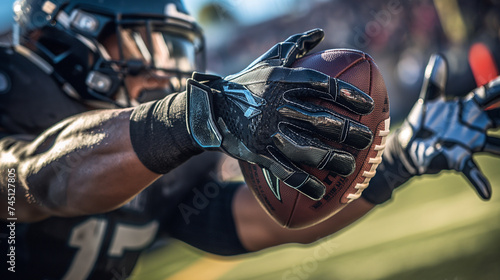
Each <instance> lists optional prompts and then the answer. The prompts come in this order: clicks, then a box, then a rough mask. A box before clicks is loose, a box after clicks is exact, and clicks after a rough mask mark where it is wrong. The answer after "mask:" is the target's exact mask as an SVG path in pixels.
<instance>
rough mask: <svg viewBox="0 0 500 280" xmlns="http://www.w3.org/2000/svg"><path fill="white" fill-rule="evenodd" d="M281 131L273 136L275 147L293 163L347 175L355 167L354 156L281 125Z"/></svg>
mask: <svg viewBox="0 0 500 280" xmlns="http://www.w3.org/2000/svg"><path fill="white" fill-rule="evenodd" d="M280 130H281V131H282V132H279V133H276V134H275V135H274V136H273V141H274V144H275V145H276V147H277V148H278V149H279V150H280V151H281V152H282V153H283V154H284V155H285V156H286V157H288V158H289V159H290V160H291V161H292V162H294V163H295V164H304V165H308V166H312V167H315V168H318V169H320V170H322V169H326V170H330V171H333V172H335V173H337V174H339V175H341V176H349V175H350V174H352V172H354V169H355V168H356V161H355V159H354V157H353V156H352V155H351V154H349V153H347V152H343V151H339V150H335V149H331V148H329V147H327V146H326V145H324V144H323V143H321V142H320V141H319V140H317V139H314V138H306V137H304V136H303V135H302V134H300V133H297V132H295V131H294V130H293V129H291V128H288V126H286V125H283V126H282V127H281V129H280Z"/></svg>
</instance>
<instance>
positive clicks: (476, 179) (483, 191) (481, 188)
mask: <svg viewBox="0 0 500 280" xmlns="http://www.w3.org/2000/svg"><path fill="white" fill-rule="evenodd" d="M462 172H463V174H464V175H465V177H467V179H468V180H469V182H470V183H471V184H472V186H473V187H474V189H475V190H476V192H477V193H478V195H479V196H480V197H481V198H482V199H484V200H489V199H490V197H491V186H490V183H489V182H488V179H486V177H485V176H484V175H483V173H481V171H480V170H479V167H478V166H477V164H476V163H475V162H474V161H473V160H472V158H470V159H469V160H467V162H466V163H465V166H464V169H463V170H462Z"/></svg>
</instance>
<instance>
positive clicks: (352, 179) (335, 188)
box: [240, 49, 389, 228]
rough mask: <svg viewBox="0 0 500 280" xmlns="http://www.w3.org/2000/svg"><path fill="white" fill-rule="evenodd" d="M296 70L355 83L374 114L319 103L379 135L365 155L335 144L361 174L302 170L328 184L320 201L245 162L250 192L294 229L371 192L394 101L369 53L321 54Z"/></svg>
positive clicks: (302, 61)
mask: <svg viewBox="0 0 500 280" xmlns="http://www.w3.org/2000/svg"><path fill="white" fill-rule="evenodd" d="M293 67H303V68H309V69H314V70H317V71H320V72H322V73H325V74H327V75H330V76H332V77H335V78H338V79H340V80H343V81H345V82H348V83H351V84H352V85H354V86H356V87H357V88H359V89H360V90H362V91H364V92H365V93H367V94H369V95H370V96H371V97H372V98H373V100H374V104H375V108H374V110H373V111H372V113H370V114H368V115H365V116H360V115H356V114H354V113H352V112H351V111H348V110H346V109H344V108H343V107H340V106H337V105H335V104H333V103H330V102H327V101H318V104H321V105H322V106H324V107H326V108H329V109H331V110H334V111H335V112H338V113H339V114H342V115H344V116H347V117H349V118H351V119H353V120H356V121H358V122H360V123H362V124H364V125H366V126H368V127H369V128H370V130H371V131H372V132H373V135H374V138H373V142H372V144H371V145H370V146H369V147H368V148H367V149H365V150H356V149H354V148H352V147H349V146H347V145H344V144H338V143H329V144H330V145H332V146H334V147H336V148H338V149H342V150H345V151H349V152H350V153H352V154H353V155H354V157H355V159H356V169H355V171H354V172H353V173H352V174H351V175H349V176H347V177H342V176H339V175H337V174H335V173H334V172H332V171H329V170H319V169H316V168H311V167H308V166H300V168H302V169H304V170H305V171H307V172H308V173H309V174H311V175H313V176H315V177H316V178H318V179H319V180H320V181H322V182H323V184H324V185H325V187H326V193H325V196H324V197H323V198H322V199H320V200H318V201H314V200H312V199H310V198H308V197H306V196H305V195H303V194H301V193H299V192H297V191H296V190H295V189H293V188H291V187H288V186H287V185H286V184H285V183H283V182H282V181H279V180H278V179H276V177H274V176H273V175H272V174H271V173H270V172H268V171H267V170H265V169H262V168H260V167H259V166H258V165H255V164H250V163H247V162H243V161H240V167H241V170H242V172H243V176H244V177H245V181H246V183H247V184H248V187H249V188H250V189H251V190H252V192H253V194H254V195H255V197H256V198H257V200H258V201H259V202H260V204H261V205H262V206H263V207H264V209H265V210H266V211H267V212H268V213H269V214H270V215H271V216H272V217H273V218H274V219H275V220H276V222H278V223H279V224H280V225H282V226H284V227H288V228H303V227H308V226H311V225H314V224H316V223H319V222H321V221H323V220H325V219H327V218H329V217H331V216H333V215H334V214H335V213H337V212H338V211H340V210H341V209H342V208H343V207H345V206H346V205H347V204H348V203H349V202H351V201H353V200H355V199H357V198H359V197H360V195H361V192H362V191H363V190H364V189H365V188H367V187H368V183H369V182H370V179H371V178H372V177H373V176H374V175H375V169H376V168H377V166H378V164H379V163H380V161H381V159H382V152H383V150H384V148H385V138H386V136H387V135H388V134H389V98H388V95H387V89H386V87H385V83H384V80H383V78H382V74H381V73H380V71H379V69H378V67H377V65H375V62H374V61H373V59H372V58H371V57H370V56H369V55H368V54H366V53H364V52H361V51H357V50H348V49H332V50H326V51H321V52H317V53H313V54H309V55H307V56H304V57H302V58H301V59H299V60H297V61H296V62H295V63H294V64H293Z"/></svg>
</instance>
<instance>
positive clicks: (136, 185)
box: [0, 110, 159, 220]
mask: <svg viewBox="0 0 500 280" xmlns="http://www.w3.org/2000/svg"><path fill="white" fill-rule="evenodd" d="M130 113H131V110H109V111H96V112H89V113H87V114H83V115H79V116H76V117H73V118H70V119H67V120H65V121H63V122H61V123H59V124H58V125H56V126H54V127H52V128H51V129H49V130H47V131H46V132H44V133H43V134H42V135H40V136H39V137H38V138H36V139H35V140H34V141H32V142H30V143H28V142H22V141H16V142H15V143H14V144H13V146H11V147H9V149H10V150H9V151H6V149H7V147H2V153H4V154H6V153H8V152H11V153H12V155H13V158H12V159H11V161H9V162H7V161H2V163H1V164H2V170H7V168H14V169H15V170H16V173H17V181H16V186H15V187H16V201H17V205H18V209H19V210H18V211H17V213H16V214H17V216H18V218H19V219H21V220H23V219H26V220H37V219H42V218H44V217H47V216H49V215H57V216H73V215H81V214H88V213H96V212H103V211H108V210H111V209H114V208H116V207H118V206H120V205H122V204H123V203H125V202H127V201H128V200H129V199H131V198H132V197H133V196H134V195H135V194H137V193H138V192H140V191H141V190H142V189H143V188H145V187H146V186H147V185H149V184H150V183H151V182H152V181H153V180H155V178H157V177H158V176H159V175H158V174H155V173H153V172H151V171H149V170H148V169H147V168H146V167H144V166H143V165H142V164H141V162H140V161H139V159H138V158H137V156H136V155H135V153H134V151H133V149H132V146H131V144H130V136H129V129H128V127H129V117H130ZM16 145H17V146H18V147H16ZM3 179H4V178H2V179H0V180H3ZM6 186H7V185H6V184H5V182H3V181H2V182H1V187H2V195H7V193H6V192H5V188H6ZM5 202H6V199H2V201H1V202H0V203H5ZM5 209H7V207H2V208H1V209H0V211H5ZM5 215H6V213H4V212H2V218H5V217H6V216H5Z"/></svg>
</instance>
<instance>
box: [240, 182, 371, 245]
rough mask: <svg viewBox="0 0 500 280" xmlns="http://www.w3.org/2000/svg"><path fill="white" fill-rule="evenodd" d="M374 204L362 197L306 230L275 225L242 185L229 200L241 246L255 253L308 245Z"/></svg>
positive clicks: (334, 230)
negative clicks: (287, 245) (231, 199)
mask: <svg viewBox="0 0 500 280" xmlns="http://www.w3.org/2000/svg"><path fill="white" fill-rule="evenodd" d="M374 206H375V205H373V204H371V203H369V202H368V201H366V200H365V199H363V198H360V199H357V200H355V201H354V202H352V203H350V204H349V205H347V206H346V207H345V208H344V209H342V211H340V212H339V213H337V214H335V215H334V216H332V217H331V218H329V219H327V220H325V221H323V222H321V223H319V224H317V225H314V226H312V227H309V228H305V229H299V230H296V229H294V230H291V229H286V228H283V227H281V226H280V225H278V224H277V223H276V222H275V221H273V220H272V218H271V217H270V216H269V215H268V214H267V213H266V212H265V211H264V209H263V208H262V207H261V206H260V205H259V203H258V202H257V200H256V199H255V197H254V196H253V195H252V193H251V192H250V190H249V189H248V188H247V187H245V186H242V187H240V189H239V190H238V191H237V193H236V195H235V197H234V199H233V215H234V219H235V223H236V228H237V232H238V236H239V238H240V241H241V243H242V245H243V246H244V247H245V248H246V249H247V250H249V251H258V250H262V249H265V248H268V247H271V246H276V245H280V244H286V243H303V244H307V243H311V242H314V241H317V240H318V239H319V238H322V237H325V236H328V235H330V234H333V233H335V232H337V231H339V230H341V229H343V228H345V227H347V226H348V225H350V224H351V223H353V222H355V221H356V220H358V219H359V218H361V217H363V216H364V215H365V214H366V213H368V212H369V211H370V210H371V209H373V207H374Z"/></svg>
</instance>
